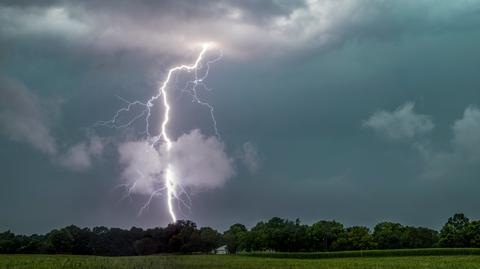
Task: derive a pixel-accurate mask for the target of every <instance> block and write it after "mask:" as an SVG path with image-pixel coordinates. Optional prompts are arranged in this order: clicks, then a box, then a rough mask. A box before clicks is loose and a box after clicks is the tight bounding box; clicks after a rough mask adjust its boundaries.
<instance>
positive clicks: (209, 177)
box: [170, 129, 234, 189]
mask: <svg viewBox="0 0 480 269" xmlns="http://www.w3.org/2000/svg"><path fill="white" fill-rule="evenodd" d="M170 162H171V163H172V164H173V167H174V169H175V174H176V176H177V177H178V180H179V181H180V183H181V184H182V185H183V186H186V187H196V188H205V189H213V188H217V187H221V186H223V184H225V182H226V180H227V179H229V178H230V177H232V176H233V174H234V171H233V166H232V160H231V159H230V158H229V157H228V156H227V154H226V153H225V146H224V144H223V143H222V142H220V141H219V140H218V139H217V138H216V137H213V136H212V137H205V136H204V135H202V134H201V133H200V131H199V130H198V129H195V130H192V131H191V132H190V133H188V134H184V135H182V136H180V137H179V138H178V140H177V141H175V142H174V143H173V145H172V152H171V158H170Z"/></svg>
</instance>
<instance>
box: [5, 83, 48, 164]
mask: <svg viewBox="0 0 480 269" xmlns="http://www.w3.org/2000/svg"><path fill="white" fill-rule="evenodd" d="M48 106H54V103H49V102H46V101H42V100H41V99H40V98H39V97H38V96H36V95H35V94H33V93H32V92H31V91H29V90H28V89H27V88H26V87H25V85H23V84H22V83H20V82H19V81H16V80H14V79H12V78H7V77H3V76H0V131H1V132H2V133H4V134H6V135H8V137H9V138H10V139H12V140H14V141H18V142H26V143H29V144H30V145H32V146H33V147H34V148H36V149H38V150H40V151H42V152H44V153H47V154H49V155H54V154H56V153H57V145H56V142H55V139H54V138H53V137H52V136H51V134H50V129H49V124H50V121H49V115H48V114H49V113H48V111H49V110H51V108H48Z"/></svg>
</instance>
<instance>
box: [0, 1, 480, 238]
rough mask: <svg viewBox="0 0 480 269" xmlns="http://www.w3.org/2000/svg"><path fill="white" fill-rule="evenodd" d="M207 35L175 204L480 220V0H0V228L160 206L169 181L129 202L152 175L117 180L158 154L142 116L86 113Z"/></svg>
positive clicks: (124, 222) (180, 112)
mask: <svg viewBox="0 0 480 269" xmlns="http://www.w3.org/2000/svg"><path fill="white" fill-rule="evenodd" d="M204 41H212V42H215V44H216V46H215V48H214V49H212V50H210V51H209V52H208V54H207V58H208V60H214V59H216V58H217V57H218V56H219V55H220V53H223V57H222V58H221V59H220V60H219V61H216V62H215V63H212V64H211V67H210V70H209V71H210V72H209V76H208V78H207V79H206V81H205V84H206V85H208V89H202V90H201V93H200V94H201V97H202V99H203V100H205V101H208V102H209V103H211V104H213V105H214V106H215V117H216V121H217V127H218V131H219V134H220V137H217V136H215V132H214V129H213V126H212V121H211V119H210V114H209V110H208V109H205V107H202V106H198V105H195V104H193V103H192V99H191V98H189V96H188V95H187V96H185V95H183V94H182V92H181V91H180V90H181V89H182V88H183V86H185V80H186V79H187V78H186V76H188V74H186V75H185V74H184V75H183V76H182V75H178V77H176V78H175V80H174V85H173V86H172V87H171V91H172V94H173V96H174V98H172V102H173V108H172V109H173V115H174V116H173V119H172V125H171V134H172V136H173V137H174V139H175V145H177V147H176V151H175V161H176V162H177V163H178V164H179V165H178V167H179V168H178V169H179V171H178V173H179V175H181V178H182V180H183V182H184V184H185V185H186V187H185V190H186V191H187V192H188V193H189V194H190V202H189V204H190V209H188V208H186V207H185V206H183V207H181V208H179V209H181V210H180V211H181V212H179V214H180V218H186V219H191V220H193V221H195V222H196V223H197V224H198V225H199V226H207V225H208V226H212V227H215V228H218V229H220V230H224V229H225V228H227V227H228V226H229V225H231V224H233V223H236V222H240V223H243V224H245V225H247V226H251V225H253V224H255V223H256V222H257V221H260V220H265V219H268V218H270V217H273V216H279V217H284V218H290V219H295V218H300V219H301V220H303V221H304V222H306V223H312V222H314V221H316V220H320V219H335V220H337V221H340V222H342V223H344V224H345V225H367V226H371V225H373V224H375V223H377V222H379V221H385V220H390V221H398V222H402V223H404V224H408V225H422V226H429V227H432V228H439V227H440V226H441V225H442V224H443V223H444V222H445V221H446V219H447V218H448V217H449V216H451V215H452V214H453V213H455V212H464V213H465V214H467V215H468V216H469V217H471V218H477V219H478V218H480V212H479V211H478V208H479V207H480V200H479V199H478V190H479V188H480V168H479V167H480V88H479V85H480V76H479V67H480V53H479V51H478V48H479V47H480V1H478V0H457V1H450V0H398V1H396V0H392V1H383V0H341V1H338V0H318V1H313V0H311V1H309V0H306V1H301V0H298V1H276V0H266V1H254V0H246V1H245V0H243V1H240V0H239V1H233V0H232V1H185V0H181V1H173V0H172V1H170V0H167V1H148V0H143V1H49V0H46V1H1V2H0V168H1V169H0V215H1V216H0V230H7V229H11V230H12V231H14V232H19V233H34V232H37V233H39V232H40V233H43V232H46V231H48V230H51V229H53V228H58V227H62V226H65V225H69V224H75V225H79V226H89V227H92V226H99V225H105V226H109V227H131V226H140V227H153V226H163V225H166V224H167V223H169V222H170V217H169V215H168V212H167V209H166V200H165V195H158V196H155V197H153V200H152V203H151V204H150V207H148V208H146V209H145V210H143V211H142V212H141V214H139V210H140V209H141V208H142V206H143V205H144V204H145V202H146V201H147V200H148V199H149V193H150V191H151V190H152V188H154V187H152V184H153V183H152V181H145V182H144V183H145V184H142V185H141V186H136V189H135V191H134V192H132V193H131V195H130V196H128V195H126V191H128V189H126V188H125V186H129V185H128V184H130V183H132V182H133V181H135V176H138V175H137V174H138V173H137V172H138V171H137V170H141V171H142V172H144V173H146V174H147V175H146V177H145V178H147V179H149V177H150V176H153V177H155V176H158V175H159V173H161V170H162V168H161V167H162V166H163V165H164V162H165V160H164V159H163V158H162V156H161V154H157V153H156V152H149V150H148V148H145V134H142V132H141V129H142V128H144V126H142V121H138V122H135V123H134V124H133V125H132V126H130V127H128V128H119V129H115V128H109V127H108V126H99V125H98V124H96V123H98V122H99V121H108V120H110V119H111V118H112V116H114V115H115V112H116V111H117V110H119V109H121V108H122V107H124V106H125V104H126V101H132V100H141V101H146V100H148V98H149V97H150V96H151V95H152V94H154V93H155V92H156V91H157V89H158V86H159V84H160V83H161V82H162V80H163V79H164V78H165V75H166V72H167V71H168V69H169V68H170V67H171V66H173V65H176V64H180V63H190V62H192V60H194V59H195V57H196V55H197V54H198V51H199V48H198V44H199V42H204ZM160 110H161V109H160ZM137 112H138V111H137ZM132 113H136V112H135V111H133V112H132ZM160 115H161V113H160V112H158V111H157V112H156V114H155V117H154V118H153V119H154V121H155V122H157V123H159V122H160V121H161V117H159V116H160ZM123 116H125V118H122V120H124V121H126V122H127V121H128V119H129V118H128V115H123ZM154 125H155V124H154ZM157 125H158V124H157ZM155 130H158V126H153V127H152V132H155ZM132 180H133V181H132ZM149 180H150V179H149ZM151 180H155V179H151Z"/></svg>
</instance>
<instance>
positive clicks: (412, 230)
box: [402, 226, 438, 248]
mask: <svg viewBox="0 0 480 269" xmlns="http://www.w3.org/2000/svg"><path fill="white" fill-rule="evenodd" d="M437 244H438V232H437V231H434V230H432V229H428V228H424V227H411V226H405V227H404V228H403V237H402V247H404V248H432V247H435V246H437Z"/></svg>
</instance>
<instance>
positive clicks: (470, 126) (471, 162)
mask: <svg viewBox="0 0 480 269" xmlns="http://www.w3.org/2000/svg"><path fill="white" fill-rule="evenodd" d="M452 131H453V138H452V140H451V150H450V151H434V150H432V149H428V148H427V149H426V150H424V151H423V153H424V156H425V159H426V168H425V171H424V174H423V177H425V178H429V179H445V178H451V179H458V178H465V173H467V174H468V173H470V174H473V175H475V174H476V172H475V170H476V166H478V164H479V162H480V110H479V109H478V108H476V107H474V106H470V107H467V108H466V109H465V111H464V113H463V117H462V118H461V119H458V120H456V121H455V122H454V124H453V126H452Z"/></svg>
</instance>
